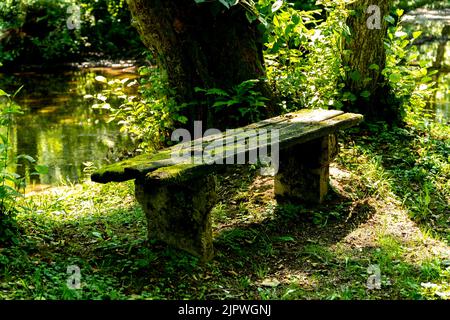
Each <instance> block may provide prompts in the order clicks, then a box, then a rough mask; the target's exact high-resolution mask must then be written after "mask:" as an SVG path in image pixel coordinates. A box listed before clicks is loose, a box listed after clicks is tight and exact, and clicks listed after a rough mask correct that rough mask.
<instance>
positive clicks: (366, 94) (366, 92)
mask: <svg viewBox="0 0 450 320" xmlns="http://www.w3.org/2000/svg"><path fill="white" fill-rule="evenodd" d="M360 95H361V97H363V98H368V97H370V92H369V91H367V90H365V91H363V92H361V94H360Z"/></svg>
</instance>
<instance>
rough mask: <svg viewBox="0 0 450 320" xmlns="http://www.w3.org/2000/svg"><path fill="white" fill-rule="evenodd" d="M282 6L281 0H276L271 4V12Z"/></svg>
mask: <svg viewBox="0 0 450 320" xmlns="http://www.w3.org/2000/svg"><path fill="white" fill-rule="evenodd" d="M282 6H283V0H277V1H275V3H274V4H273V5H272V12H276V11H278V10H279V9H280V8H281V7H282Z"/></svg>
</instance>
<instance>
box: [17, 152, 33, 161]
mask: <svg viewBox="0 0 450 320" xmlns="http://www.w3.org/2000/svg"><path fill="white" fill-rule="evenodd" d="M19 159H25V160H27V161H28V162H30V163H33V162H35V161H36V160H34V158H33V157H30V156H29V155H26V154H21V155H18V156H17V160H19Z"/></svg>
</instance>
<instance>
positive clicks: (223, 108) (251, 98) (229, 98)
mask: <svg viewBox="0 0 450 320" xmlns="http://www.w3.org/2000/svg"><path fill="white" fill-rule="evenodd" d="M258 83H259V80H256V79H252V80H247V81H244V82H242V83H240V84H238V85H236V86H233V87H232V88H231V89H230V90H228V91H225V90H222V89H218V88H211V89H202V88H195V91H196V92H203V93H205V95H206V99H205V100H206V103H209V104H210V107H211V108H212V109H213V114H216V115H217V114H220V113H221V112H222V114H226V115H227V117H229V118H235V120H243V121H244V122H255V121H258V120H260V115H261V113H262V111H261V109H262V108H264V107H265V105H266V104H265V102H266V101H268V100H269V99H267V98H266V97H264V96H263V95H262V93H261V92H260V91H258V89H257V88H255V86H257V84H258ZM201 103H203V104H204V103H205V102H203V101H202V102H201ZM233 109H237V111H238V112H239V113H238V114H236V112H235V110H233Z"/></svg>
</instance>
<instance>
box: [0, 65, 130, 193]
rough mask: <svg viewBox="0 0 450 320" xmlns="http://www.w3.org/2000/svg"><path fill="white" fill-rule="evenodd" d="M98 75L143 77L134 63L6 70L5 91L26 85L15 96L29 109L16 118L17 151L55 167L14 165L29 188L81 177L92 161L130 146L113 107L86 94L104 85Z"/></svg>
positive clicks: (96, 162)
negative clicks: (111, 115)
mask: <svg viewBox="0 0 450 320" xmlns="http://www.w3.org/2000/svg"><path fill="white" fill-rule="evenodd" d="M98 75H102V76H104V77H106V78H107V79H108V80H110V79H117V78H118V79H123V78H130V79H133V78H137V77H138V75H137V71H136V68H135V67H133V66H132V65H129V64H121V65H113V66H109V67H78V68H75V69H69V70H65V71H61V70H59V71H54V72H48V71H47V72H46V71H43V70H39V71H34V72H21V73H13V74H8V75H6V74H0V87H1V88H2V89H4V90H5V91H6V90H8V91H9V92H14V91H15V90H16V89H17V88H19V87H20V86H21V85H23V86H24V87H23V89H22V90H21V91H20V93H19V94H18V96H17V97H16V98H15V102H16V103H17V104H19V105H20V106H21V107H22V110H23V111H24V114H23V115H20V116H16V117H15V120H14V125H13V126H12V128H11V131H10V138H11V143H12V148H11V151H10V152H11V153H12V154H11V155H13V156H14V155H19V154H27V155H29V156H31V157H33V158H34V159H35V160H36V163H37V164H39V165H46V166H47V167H48V169H49V170H48V174H44V175H38V176H34V175H30V173H31V172H32V171H31V169H32V167H31V168H30V166H29V165H28V164H26V163H25V162H20V163H19V164H18V165H14V166H12V167H10V171H14V172H16V173H18V174H19V175H21V176H24V177H27V180H28V181H27V185H28V189H27V190H38V189H42V188H45V187H47V186H50V185H58V184H61V183H76V182H79V181H81V180H83V179H85V177H86V174H85V173H84V171H83V169H84V168H85V167H86V163H88V162H92V164H93V165H94V166H96V167H99V166H101V165H103V164H106V163H108V162H109V161H110V159H111V158H113V156H114V155H117V154H119V153H120V152H122V150H125V149H126V147H127V146H128V145H130V143H131V142H130V139H129V138H128V137H127V136H125V135H123V134H120V133H119V130H118V128H117V126H116V125H115V124H114V123H108V121H107V120H108V112H107V111H105V110H101V109H100V110H99V109H92V108H91V105H92V100H86V99H85V98H83V97H84V96H85V95H87V94H95V93H98V92H100V91H101V90H102V86H101V84H100V83H98V82H97V81H95V77H96V76H98Z"/></svg>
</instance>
